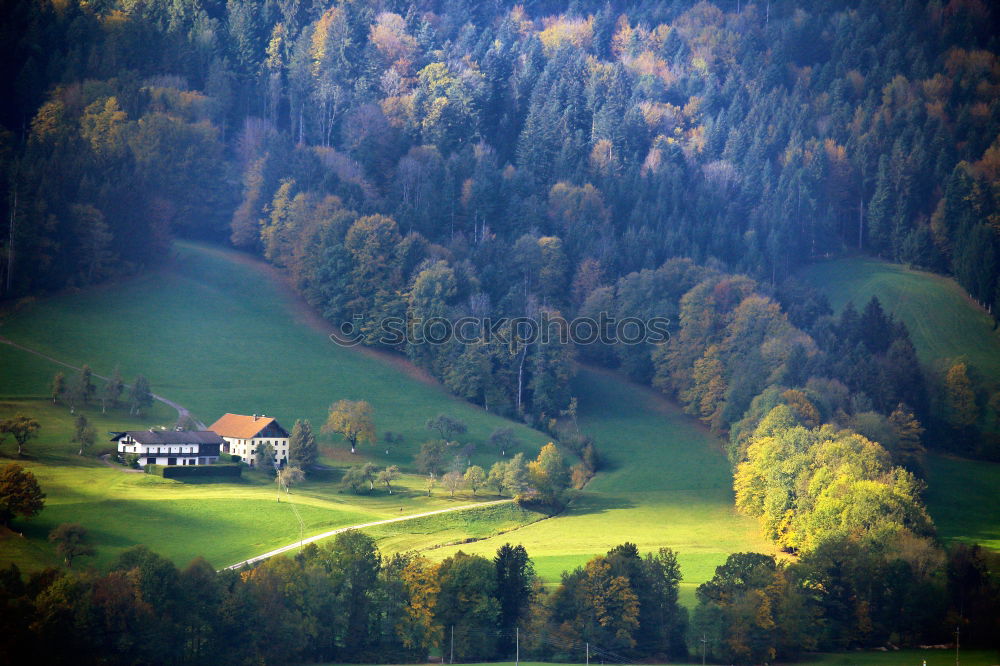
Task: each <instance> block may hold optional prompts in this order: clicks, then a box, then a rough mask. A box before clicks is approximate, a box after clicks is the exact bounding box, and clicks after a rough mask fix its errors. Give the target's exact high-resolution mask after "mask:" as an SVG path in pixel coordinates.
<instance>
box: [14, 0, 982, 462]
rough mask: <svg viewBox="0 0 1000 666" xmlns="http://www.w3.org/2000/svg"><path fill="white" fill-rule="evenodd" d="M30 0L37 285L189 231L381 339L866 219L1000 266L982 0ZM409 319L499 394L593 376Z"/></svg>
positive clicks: (23, 281) (874, 238) (846, 228)
mask: <svg viewBox="0 0 1000 666" xmlns="http://www.w3.org/2000/svg"><path fill="white" fill-rule="evenodd" d="M7 6H8V10H7V11H6V12H5V13H6V15H7V16H8V17H9V18H8V20H6V21H5V22H4V27H3V30H4V31H5V34H4V35H3V37H4V38H3V40H2V42H3V44H4V46H3V47H2V48H3V49H4V54H3V62H4V68H5V70H4V74H3V76H4V83H5V89H7V90H9V91H12V94H11V95H9V96H7V97H6V101H5V102H4V103H3V105H2V109H0V120H2V122H3V125H4V127H5V128H6V129H5V130H4V132H3V135H2V137H0V145H2V147H3V149H2V151H0V160H2V164H3V167H4V170H5V175H6V178H5V179H4V183H3V186H4V188H5V192H4V194H5V196H4V202H5V206H6V208H7V212H8V215H6V216H5V217H6V218H7V219H8V221H9V233H8V234H7V235H6V238H5V239H4V241H3V242H4V247H3V252H2V253H0V254H2V257H0V261H2V262H3V265H2V269H3V285H2V286H3V294H4V295H5V296H6V297H7V298H17V297H19V296H23V295H26V294H32V293H37V292H38V291H40V290H52V289H59V288H62V287H65V286H72V285H82V284H88V283H92V282H95V281H99V280H102V279H106V278H109V277H114V276H116V275H121V274H123V273H132V272H136V271H141V270H144V269H147V268H149V267H153V266H155V265H156V264H157V263H158V262H161V261H163V260H164V253H165V252H166V251H167V243H168V241H169V238H170V237H171V236H173V235H182V236H188V237H195V238H204V239H212V240H217V241H221V240H226V239H228V240H231V242H232V243H233V244H235V245H236V246H237V247H241V248H245V249H248V250H250V251H253V252H259V253H260V254H261V255H262V256H264V257H265V258H266V259H267V260H268V261H270V262H272V263H274V264H275V265H276V266H279V267H280V268H282V269H284V270H286V271H287V272H288V274H289V275H290V276H291V278H292V279H294V281H295V283H296V284H297V285H298V286H299V288H300V289H301V290H302V292H303V294H304V295H305V296H306V298H307V299H308V300H309V302H310V303H311V304H313V305H314V306H315V307H316V308H317V309H318V310H320V311H321V312H322V313H323V315H324V316H326V317H327V318H329V319H330V320H332V321H335V322H351V323H352V324H354V323H358V324H360V326H359V328H360V330H361V331H362V332H363V333H364V335H365V338H366V341H367V342H368V343H372V344H374V343H377V342H378V341H377V339H376V337H377V336H376V333H377V332H378V328H379V322H381V321H384V320H385V318H386V317H390V316H398V317H403V318H407V317H409V318H411V319H413V318H418V319H420V318H422V319H428V318H431V317H436V316H447V317H450V318H456V317H460V316H463V315H471V316H475V317H483V316H494V317H499V316H507V317H522V316H527V317H538V316H539V315H540V314H543V313H544V314H545V315H546V316H553V317H559V316H566V317H569V316H573V315H576V314H579V313H580V312H581V311H582V310H584V309H586V308H588V307H589V308H590V309H593V307H594V306H596V305H599V304H598V303H595V302H594V300H593V299H594V298H595V293H598V294H604V293H605V292H602V291H600V290H601V288H602V287H611V286H612V285H615V283H616V282H618V281H620V280H625V281H626V283H627V284H626V285H625V287H624V288H626V289H628V288H630V287H635V288H638V289H639V290H641V289H642V288H643V285H642V283H643V278H641V277H635V274H636V272H637V271H643V270H646V271H653V270H657V269H659V268H660V267H661V266H662V265H663V264H664V262H666V261H667V260H669V259H670V258H672V257H686V258H689V259H691V260H692V261H694V262H696V263H697V264H698V265H702V266H707V267H709V268H711V269H713V270H716V271H720V272H726V273H731V274H745V275H748V276H750V277H751V278H753V279H755V280H757V281H758V282H759V283H760V284H761V285H762V286H761V289H762V290H763V291H765V292H773V291H774V290H775V289H776V288H778V287H779V286H781V285H783V284H784V283H785V280H786V278H787V277H788V276H789V275H790V274H791V273H792V272H793V271H794V269H795V268H796V267H797V266H798V265H800V264H802V263H803V262H809V261H811V260H814V259H817V258H821V257H826V256H830V255H831V254H836V253H841V252H845V251H858V250H860V251H863V252H870V253H874V254H877V255H879V256H882V257H885V258H888V259H891V260H893V261H900V262H905V263H908V264H910V265H914V266H918V267H923V268H928V269H932V270H937V271H942V272H948V273H951V274H953V275H954V276H955V277H956V278H957V279H958V280H959V282H960V283H961V284H962V285H963V286H964V287H965V288H966V289H967V290H968V291H969V293H970V294H971V295H972V296H973V297H974V298H975V299H976V300H977V301H979V302H980V303H982V304H983V305H984V306H985V307H987V308H989V309H990V310H991V311H992V309H993V305H994V301H995V300H996V299H997V297H998V295H1000V289H998V283H997V275H998V273H1000V270H998V267H1000V263H998V262H1000V256H998V250H1000V244H998V236H997V234H998V233H1000V232H998V222H997V215H998V206H997V197H998V196H1000V194H998V189H997V187H996V183H997V182H1000V143H997V137H998V131H1000V101H998V100H1000V95H998V94H997V93H998V91H1000V61H998V60H997V56H996V55H995V51H996V44H995V34H996V33H997V31H996V30H994V28H995V27H997V26H998V24H1000V18H998V16H997V12H995V11H993V10H991V8H990V7H989V6H987V4H986V3H983V2H980V1H978V0H972V1H958V0H955V1H954V2H950V3H947V4H942V3H940V2H929V3H921V2H916V1H912V2H907V3H903V4H900V3H896V2H874V1H872V2H846V3H822V2H815V3H810V2H803V3H782V2H774V3H772V2H767V3H763V4H749V5H745V6H744V5H742V4H740V3H736V5H735V6H715V5H712V4H708V3H704V2H702V3H697V4H693V3H690V2H679V1H675V2H660V3H646V4H642V5H640V6H638V7H626V6H624V5H622V6H617V5H615V4H613V3H606V4H603V5H595V6H593V7H585V6H581V5H579V4H576V3H573V4H570V5H569V6H564V5H562V4H561V3H542V2H540V3H528V4H527V5H517V6H513V7H503V6H499V5H491V6H488V7H487V6H483V5H480V4H478V3H467V4H463V3H461V2H450V3H434V2H428V3H407V2H386V3H384V4H380V3H360V2H340V3H333V4H331V5H330V6H326V5H324V4H322V3H312V4H308V3H303V2H295V1H291V0H289V1H284V2H252V1H246V2H241V1H237V0H232V1H231V2H228V3H226V4H223V3H219V2H215V3H212V2H193V1H192V2H172V3H166V2H157V1H151V2H134V3H133V2H129V3H124V2H123V3H119V2H101V3H85V4H81V3H77V2H59V3H47V2H43V3H37V2H16V1H13V2H8V3H7ZM691 286H693V284H692V285H691ZM619 291H620V288H619ZM772 295H773V293H772ZM640 296H642V294H640ZM670 300H672V299H671V298H669V297H667V298H660V297H658V296H657V297H654V298H652V299H645V300H640V301H637V302H634V303H629V302H625V303H622V304H620V305H621V307H623V308H624V309H625V311H627V313H628V314H629V315H632V316H636V315H639V314H646V315H650V314H657V315H659V314H667V315H669V314H676V308H672V307H671V303H668V302H667V301H670ZM588 301H589V302H588ZM784 305H785V307H786V308H788V307H794V304H790V303H788V302H785V303H784ZM663 309H665V310H666V312H665V313H664V312H661V310H663ZM675 322H676V320H675ZM797 323H798V322H797ZM800 325H801V324H800ZM394 346H396V347H397V348H399V349H401V350H405V351H406V352H407V353H408V354H409V355H410V356H411V357H412V358H413V360H414V361H416V362H417V363H419V364H420V365H423V366H425V367H427V368H429V369H430V370H431V371H432V372H433V373H434V374H435V375H436V376H437V377H439V378H440V379H441V380H442V381H443V382H444V383H445V384H446V385H448V386H449V388H451V389H452V390H453V391H454V392H455V393H457V394H459V395H462V396H464V397H466V398H468V399H469V400H472V401H474V402H478V403H479V404H482V405H484V406H486V407H487V408H488V409H492V410H495V411H499V412H502V413H508V414H529V415H532V416H533V417H535V418H539V419H541V422H544V421H545V420H546V418H545V417H548V418H551V417H553V416H556V415H557V414H558V412H559V411H560V410H563V409H565V408H566V406H567V404H568V402H569V398H570V395H569V393H568V389H567V380H568V377H569V376H570V375H571V373H572V357H573V353H574V350H573V349H572V348H569V347H567V346H566V345H558V344H556V345H551V344H550V345H545V344H536V345H518V344H517V341H515V342H514V343H513V344H502V343H498V342H497V341H496V340H491V339H489V338H488V336H483V337H482V338H481V339H480V340H479V341H478V342H477V343H476V344H461V345H456V344H451V345H443V346H437V347H430V346H428V345H421V344H416V345H413V344H396V345H394ZM587 351H589V350H587ZM622 354H623V355H625V356H627V357H628V359H624V360H626V361H631V360H638V363H639V365H640V366H642V365H645V366H647V367H646V368H645V369H644V368H642V367H640V368H628V369H629V370H630V374H632V375H633V376H636V375H635V373H636V372H638V373H640V375H641V374H642V373H646V374H647V375H649V376H651V375H650V368H649V367H648V365H649V364H648V363H647V362H646V360H645V359H637V358H636V354H635V353H634V350H626V351H624V352H622ZM620 361H621V360H620ZM637 378H640V379H648V378H649V377H642V376H638V377H637ZM851 388H852V389H853V388H854V387H851ZM989 388H991V387H986V389H984V390H987V392H988V390H989ZM748 390H749V389H748ZM750 392H751V393H752V391H750ZM869 397H871V396H869ZM875 401H876V402H879V399H878V398H875ZM744 402H745V401H744ZM909 402H910V403H913V401H912V400H911V401H909ZM980 402H985V400H984V399H982V398H980ZM742 406H744V407H745V405H742ZM880 406H881V407H882V409H883V411H885V410H889V409H891V407H892V406H890V405H886V404H882V405H880ZM911 406H912V407H913V408H915V409H918V411H919V405H917V404H911ZM729 412H731V413H733V414H736V415H737V416H738V415H739V413H738V412H735V411H734V407H733V406H730V408H729ZM729 420H730V421H733V420H736V419H735V418H730V419H729ZM977 447H978V445H974V446H973V447H972V448H977Z"/></svg>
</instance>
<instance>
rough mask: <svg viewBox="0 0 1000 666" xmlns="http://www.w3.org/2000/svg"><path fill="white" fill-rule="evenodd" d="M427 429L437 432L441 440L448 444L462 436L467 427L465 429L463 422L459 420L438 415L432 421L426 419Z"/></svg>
mask: <svg viewBox="0 0 1000 666" xmlns="http://www.w3.org/2000/svg"><path fill="white" fill-rule="evenodd" d="M427 429H428V430H437V431H438V433H439V434H440V435H441V439H443V440H445V441H449V442H450V441H451V440H453V439H455V438H456V437H457V436H458V435H464V434H465V432H466V431H467V430H468V427H466V425H465V421H462V420H461V419H457V418H455V417H454V416H448V415H447V414H438V415H437V416H435V417H434V418H432V419H427Z"/></svg>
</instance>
